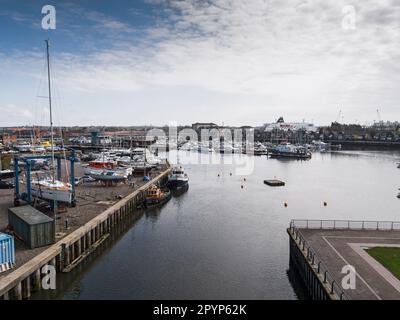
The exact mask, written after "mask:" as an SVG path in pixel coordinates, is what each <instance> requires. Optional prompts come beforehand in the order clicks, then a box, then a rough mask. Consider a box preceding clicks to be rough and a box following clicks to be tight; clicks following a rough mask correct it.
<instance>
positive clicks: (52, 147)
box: [45, 40, 55, 182]
mask: <svg viewBox="0 0 400 320" xmlns="http://www.w3.org/2000/svg"><path fill="white" fill-rule="evenodd" d="M45 42H46V53H47V79H48V86H49V109H50V132H51V167H52V170H53V182H55V166H54V130H53V111H52V108H51V79H50V52H49V40H45Z"/></svg>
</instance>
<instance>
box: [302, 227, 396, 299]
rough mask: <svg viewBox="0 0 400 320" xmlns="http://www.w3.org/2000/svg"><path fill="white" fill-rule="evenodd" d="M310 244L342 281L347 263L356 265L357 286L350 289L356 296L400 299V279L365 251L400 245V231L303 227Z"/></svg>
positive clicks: (349, 292) (354, 296)
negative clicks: (369, 248)
mask: <svg viewBox="0 0 400 320" xmlns="http://www.w3.org/2000/svg"><path fill="white" fill-rule="evenodd" d="M300 231H301V233H302V234H303V236H304V237H305V239H306V241H307V242H308V243H309V245H310V246H311V247H312V248H313V249H314V251H315V252H316V254H317V255H318V257H319V258H320V259H321V260H322V261H323V262H324V264H325V265H326V266H327V268H328V270H329V272H330V273H331V274H332V275H333V276H334V277H335V279H336V280H337V281H338V282H339V283H341V280H342V279H343V277H344V276H345V275H346V273H342V272H341V271H342V268H343V267H344V266H345V265H352V266H353V267H354V268H355V271H356V274H357V277H356V288H355V289H348V290H346V294H348V296H349V297H350V298H352V299H374V300H376V299H378V300H389V299H396V300H397V299H400V281H399V280H398V279H397V278H396V277H394V276H393V275H392V274H391V273H390V272H389V271H388V270H387V269H386V268H385V267H384V266H382V265H381V264H380V263H379V262H377V261H376V260H375V259H373V258H372V257H371V256H369V255H368V253H366V251H365V250H364V249H365V248H368V247H376V246H380V247H382V246H396V247H397V246H398V247H400V231H397V230H396V231H377V230H314V229H300Z"/></svg>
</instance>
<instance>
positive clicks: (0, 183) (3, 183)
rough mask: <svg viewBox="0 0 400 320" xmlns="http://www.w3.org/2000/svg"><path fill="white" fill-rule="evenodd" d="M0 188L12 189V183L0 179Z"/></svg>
mask: <svg viewBox="0 0 400 320" xmlns="http://www.w3.org/2000/svg"><path fill="white" fill-rule="evenodd" d="M0 189H14V184H13V183H12V182H8V181H1V180H0Z"/></svg>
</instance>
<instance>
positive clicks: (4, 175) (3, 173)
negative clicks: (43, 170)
mask: <svg viewBox="0 0 400 320" xmlns="http://www.w3.org/2000/svg"><path fill="white" fill-rule="evenodd" d="M19 172H21V171H19ZM14 176H15V171H14V170H10V169H7V170H0V180H2V179H12V178H14Z"/></svg>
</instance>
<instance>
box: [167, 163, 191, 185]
mask: <svg viewBox="0 0 400 320" xmlns="http://www.w3.org/2000/svg"><path fill="white" fill-rule="evenodd" d="M188 184H189V177H188V175H187V173H185V171H184V169H183V168H182V166H175V167H173V168H172V170H171V172H170V174H169V176H168V187H169V188H170V189H178V188H183V187H186V186H188Z"/></svg>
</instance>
